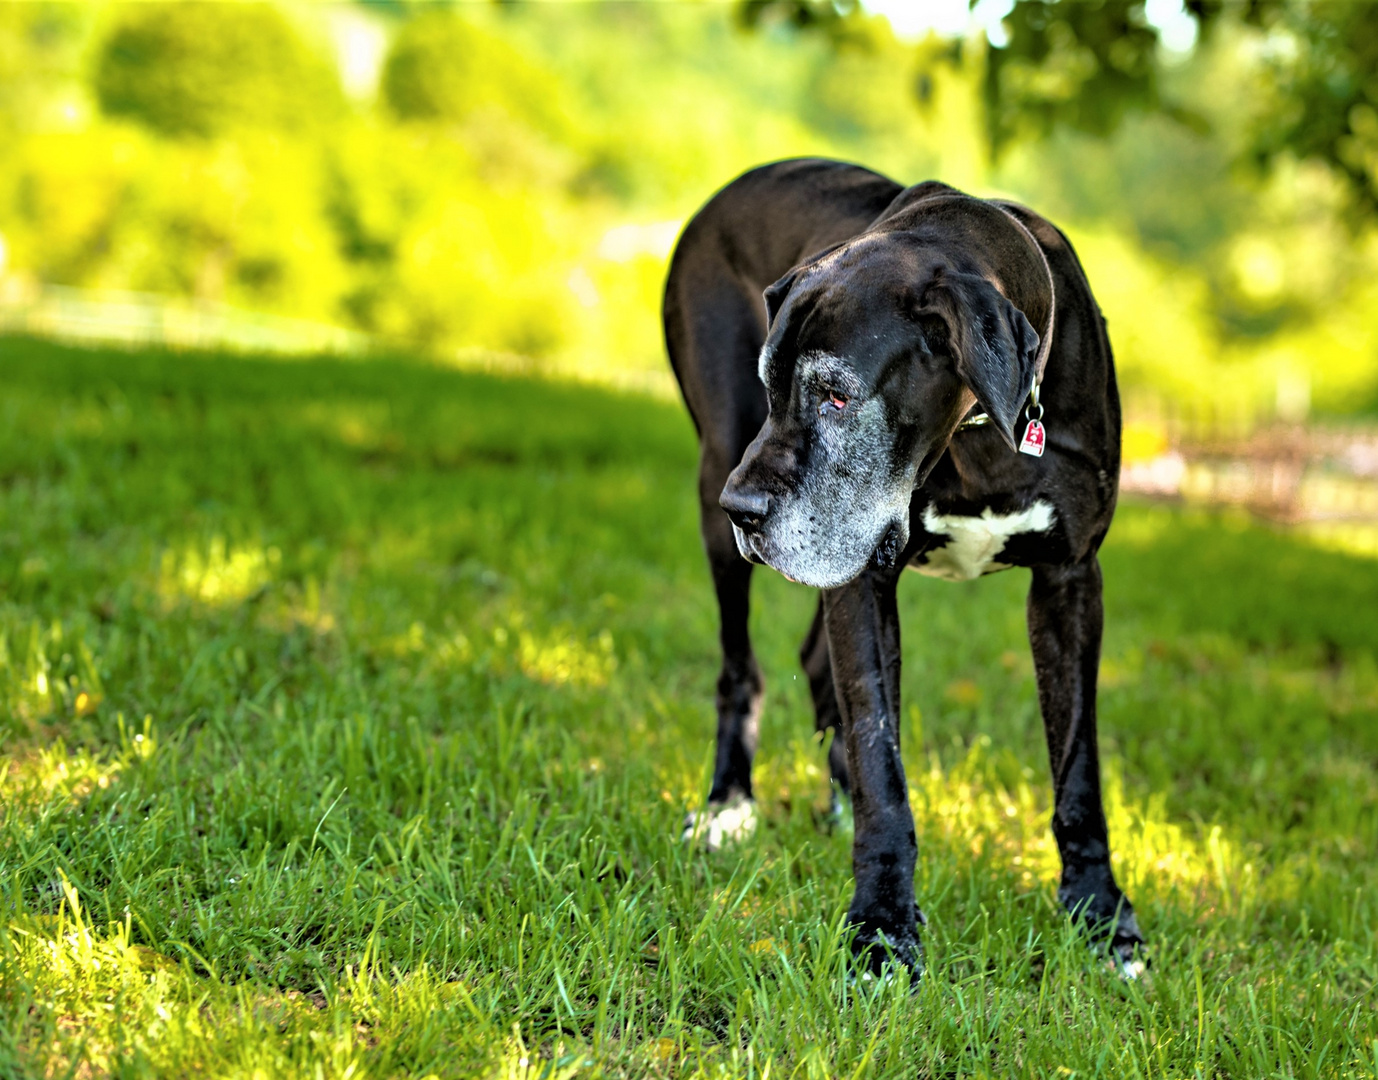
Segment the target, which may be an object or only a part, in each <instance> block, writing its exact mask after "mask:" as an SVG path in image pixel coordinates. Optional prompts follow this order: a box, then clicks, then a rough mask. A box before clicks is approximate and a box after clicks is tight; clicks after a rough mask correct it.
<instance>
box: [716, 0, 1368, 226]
mask: <svg viewBox="0 0 1378 1080" xmlns="http://www.w3.org/2000/svg"><path fill="white" fill-rule="evenodd" d="M977 2H978V0H970V3H971V6H972V7H975V6H976V4H977ZM1147 6H1148V5H1147V2H1146V0H1014V4H1013V6H1012V7H1011V9H1010V11H1009V13H1008V15H1006V16H1005V18H1004V20H1003V28H1004V30H1005V40H1004V41H1003V42H1002V43H999V44H997V43H994V42H987V43H986V45H987V47H986V48H985V49H984V50H983V51H979V52H977V53H976V54H975V55H978V56H980V57H983V60H984V65H985V67H984V85H983V90H984V92H983V98H984V106H985V119H986V133H987V140H988V143H989V146H990V149H991V151H992V153H993V154H995V155H997V156H998V155H1000V154H1001V153H1002V152H1003V151H1004V150H1005V149H1007V148H1008V147H1009V146H1010V145H1011V144H1012V143H1014V142H1016V141H1018V140H1020V139H1029V138H1034V139H1037V138H1044V137H1047V136H1049V135H1051V134H1052V133H1054V132H1056V131H1058V130H1073V131H1079V132H1083V133H1086V134H1089V135H1093V136H1100V137H1104V136H1107V135H1109V134H1111V133H1112V132H1114V131H1115V130H1116V129H1117V128H1118V127H1119V126H1120V125H1121V124H1122V123H1123V122H1124V120H1125V118H1126V117H1127V116H1128V115H1130V114H1132V113H1161V114H1165V115H1167V116H1170V117H1172V118H1174V119H1176V120H1178V121H1180V122H1182V123H1184V124H1186V125H1188V126H1189V127H1191V128H1193V129H1195V130H1197V131H1204V130H1206V120H1205V118H1204V117H1203V116H1202V114H1201V113H1200V112H1199V111H1198V110H1195V109H1193V108H1191V107H1189V106H1188V105H1187V104H1185V103H1184V102H1182V101H1179V100H1177V99H1176V98H1174V97H1173V96H1172V95H1171V94H1169V93H1167V92H1165V91H1164V89H1163V84H1164V69H1165V58H1164V55H1163V51H1164V50H1163V48H1162V43H1161V35H1160V32H1159V29H1158V27H1157V26H1155V25H1154V24H1153V23H1152V22H1151V21H1150V19H1149V17H1148V12H1147ZM1183 6H1184V9H1185V11H1186V13H1187V14H1188V15H1189V16H1190V17H1191V18H1192V19H1194V20H1195V21H1196V24H1197V28H1198V37H1199V40H1201V41H1202V42H1205V41H1207V40H1208V39H1209V38H1210V37H1211V35H1212V34H1214V33H1216V32H1217V31H1219V30H1220V28H1221V27H1222V25H1225V24H1229V25H1231V26H1232V27H1234V28H1236V29H1240V30H1243V31H1244V32H1246V33H1248V34H1250V35H1252V38H1253V42H1252V47H1253V49H1254V51H1255V53H1256V55H1257V57H1258V63H1259V67H1260V70H1259V71H1258V76H1259V78H1258V83H1259V93H1258V95H1257V100H1256V102H1255V106H1256V108H1255V110H1254V112H1253V115H1252V116H1250V117H1249V118H1248V120H1247V125H1248V131H1247V138H1246V141H1245V154H1246V156H1247V157H1249V158H1251V159H1252V160H1253V161H1254V162H1256V163H1258V164H1260V165H1263V166H1265V167H1268V166H1271V165H1273V164H1274V163H1276V162H1278V161H1280V160H1282V159H1284V158H1287V157H1294V158H1300V159H1307V160H1313V161H1320V162H1323V163H1325V164H1326V165H1327V166H1329V167H1330V168H1331V169H1333V170H1334V171H1335V172H1336V174H1337V175H1339V176H1341V177H1343V179H1344V181H1345V184H1346V186H1347V188H1348V190H1349V194H1350V195H1351V196H1352V198H1353V200H1354V203H1355V205H1356V206H1358V207H1359V208H1361V209H1362V210H1363V211H1364V212H1366V213H1367V214H1368V215H1375V214H1378V4H1374V3H1370V2H1359V0H1184V4H1183ZM738 11H739V15H740V18H741V21H742V22H743V23H744V24H745V25H747V26H760V25H765V24H768V23H784V24H787V25H790V26H793V27H795V28H797V29H799V30H802V31H806V32H813V33H820V34H822V35H823V36H826V37H827V38H829V39H830V40H833V41H834V42H839V41H842V40H845V39H846V38H847V36H848V32H849V28H850V27H851V26H853V25H854V24H855V22H856V20H857V19H858V18H859V16H860V13H859V11H858V9H857V7H856V5H855V4H851V3H836V2H834V0H742V2H741V3H740V5H739V8H738ZM972 55H973V51H972V50H970V49H963V48H961V47H958V48H954V49H951V50H938V51H934V50H930V51H929V53H928V54H927V60H928V62H929V65H930V66H931V65H932V64H933V63H936V62H941V61H944V60H946V61H952V60H956V61H958V62H963V61H964V60H966V59H967V58H970V57H971V56H972ZM930 85H931V81H930V80H929V78H928V77H927V75H925V76H923V77H921V78H920V79H919V81H918V90H919V95H920V97H923V96H924V95H925V93H926V88H927V87H928V86H930Z"/></svg>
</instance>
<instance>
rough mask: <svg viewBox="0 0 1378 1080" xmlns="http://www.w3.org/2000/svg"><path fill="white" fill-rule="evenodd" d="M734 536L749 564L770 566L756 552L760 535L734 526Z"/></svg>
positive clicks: (738, 548) (739, 549) (738, 547)
mask: <svg viewBox="0 0 1378 1080" xmlns="http://www.w3.org/2000/svg"><path fill="white" fill-rule="evenodd" d="M732 536H733V538H734V539H735V540H736V541H737V550H738V551H739V552H740V553H741V556H742V558H743V559H745V560H746V561H747V562H749V563H755V564H756V565H757V566H766V565H768V564H767V563H766V560H765V559H764V558H763V557H762V556H761V553H760V552H759V551H758V550H756V541H757V540H758V539H760V534H759V533H754V532H747V531H746V530H745V529H743V528H742V527H741V526H740V525H733V526H732ZM791 580H793V579H791Z"/></svg>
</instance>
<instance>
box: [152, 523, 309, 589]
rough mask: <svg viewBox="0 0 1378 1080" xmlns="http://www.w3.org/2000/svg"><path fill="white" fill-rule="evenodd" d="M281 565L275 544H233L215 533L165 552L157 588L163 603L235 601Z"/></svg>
mask: <svg viewBox="0 0 1378 1080" xmlns="http://www.w3.org/2000/svg"><path fill="white" fill-rule="evenodd" d="M281 564H282V552H281V551H280V550H279V549H278V548H276V547H272V546H268V547H263V546H261V545H234V544H230V543H228V542H227V541H226V539H225V537H223V536H218V535H217V536H213V537H211V538H210V540H209V541H208V542H207V543H206V544H205V545H204V546H202V545H200V544H190V545H187V546H186V547H184V548H183V549H182V550H180V551H171V550H169V551H165V552H164V553H163V558H162V574H161V576H160V578H159V582H158V591H159V594H160V595H161V596H162V597H163V599H164V600H165V601H167V602H175V601H177V600H183V599H185V600H196V601H200V602H201V603H205V604H216V605H225V604H233V603H238V602H240V601H242V600H245V599H246V598H248V597H249V596H252V595H253V594H254V593H256V592H258V591H259V590H260V589H262V588H263V587H264V586H265V585H267V584H268V583H269V582H270V581H271V580H273V576H274V574H275V572H276V571H277V569H278V568H279V567H280V566H281Z"/></svg>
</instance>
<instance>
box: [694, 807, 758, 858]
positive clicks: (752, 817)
mask: <svg viewBox="0 0 1378 1080" xmlns="http://www.w3.org/2000/svg"><path fill="white" fill-rule="evenodd" d="M755 831H756V804H755V802H753V801H752V800H750V799H742V800H741V801H739V802H734V803H729V804H728V805H726V806H710V807H708V809H706V810H700V811H693V810H691V811H689V813H687V814H685V815H684V832H683V833H682V834H681V835H680V840H681V841H682V842H683V843H686V844H692V843H694V842H695V841H697V842H698V843H699V844H701V845H703V849H704V850H705V851H718V850H719V849H721V848H724V847H726V846H727V845H728V844H735V843H738V842H739V841H741V840H745V839H746V838H747V837H748V836H750V835H751V834H752V833H753V832H755Z"/></svg>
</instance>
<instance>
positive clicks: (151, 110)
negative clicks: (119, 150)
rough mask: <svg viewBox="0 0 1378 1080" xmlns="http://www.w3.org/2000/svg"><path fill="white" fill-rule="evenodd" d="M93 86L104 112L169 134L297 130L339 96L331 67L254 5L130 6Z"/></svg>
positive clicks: (104, 51)
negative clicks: (238, 128) (232, 130)
mask: <svg viewBox="0 0 1378 1080" xmlns="http://www.w3.org/2000/svg"><path fill="white" fill-rule="evenodd" d="M94 89H95V91H96V97H97V99H98V100H99V101H100V105H101V108H102V110H104V112H105V113H107V114H108V115H110V116H122V117H128V118H130V119H133V120H136V121H138V122H139V123H141V124H144V125H146V126H147V127H150V128H152V129H153V130H155V131H157V132H159V133H161V134H164V135H174V136H211V135H216V134H219V133H221V132H223V131H225V130H227V129H229V128H232V127H271V128H287V129H300V128H302V127H305V126H307V125H308V124H310V123H311V122H312V121H313V119H317V118H321V117H322V116H331V115H334V114H335V113H336V112H337V111H338V109H339V107H340V103H341V100H342V99H341V95H340V89H339V85H338V81H337V80H336V78H335V76H334V74H333V72H332V71H331V70H330V69H329V68H328V67H327V66H326V65H325V64H324V63H321V62H318V61H317V60H316V59H315V58H314V57H313V56H312V55H311V54H310V53H309V52H308V50H307V49H306V48H305V47H304V46H303V44H302V42H301V41H300V40H299V39H298V37H297V35H296V34H295V33H294V32H293V29H292V27H291V26H290V25H289V24H288V22H287V20H286V19H285V18H284V17H283V15H282V13H281V12H280V11H279V10H278V9H277V8H276V7H274V6H272V5H270V4H260V3H245V4H217V3H182V4H149V5H133V6H131V7H130V8H128V9H126V10H124V11H123V12H121V13H120V15H119V17H118V20H117V22H116V24H115V26H114V29H113V30H112V31H111V33H110V35H109V36H108V37H107V38H106V40H105V41H104V43H103V44H102V45H101V47H100V49H99V52H98V55H97V58H96V64H95V78H94Z"/></svg>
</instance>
